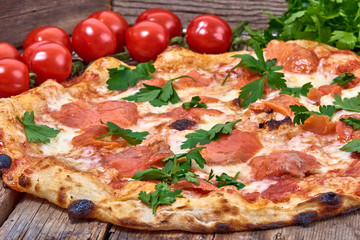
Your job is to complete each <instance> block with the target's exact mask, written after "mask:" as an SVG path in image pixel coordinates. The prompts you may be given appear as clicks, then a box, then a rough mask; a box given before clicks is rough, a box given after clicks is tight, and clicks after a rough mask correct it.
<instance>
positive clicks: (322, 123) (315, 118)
mask: <svg viewBox="0 0 360 240" xmlns="http://www.w3.org/2000/svg"><path fill="white" fill-rule="evenodd" d="M302 128H303V129H304V130H306V131H309V132H313V133H316V134H319V135H327V134H333V133H335V128H336V122H331V121H330V118H329V116H327V115H316V114H312V115H310V117H309V118H308V119H306V120H305V122H304V124H303V125H302Z"/></svg>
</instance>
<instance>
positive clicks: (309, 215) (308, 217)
mask: <svg viewBox="0 0 360 240" xmlns="http://www.w3.org/2000/svg"><path fill="white" fill-rule="evenodd" d="M316 217H317V212H314V211H312V212H304V213H300V214H298V215H296V216H295V217H294V221H295V222H297V223H299V224H300V225H301V226H302V227H306V226H308V225H309V224H310V223H312V222H313V221H315V220H316Z"/></svg>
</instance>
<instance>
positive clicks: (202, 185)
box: [170, 178, 217, 192]
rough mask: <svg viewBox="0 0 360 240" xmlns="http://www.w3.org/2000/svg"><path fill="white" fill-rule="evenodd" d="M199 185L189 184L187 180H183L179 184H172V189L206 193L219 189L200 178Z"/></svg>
mask: <svg viewBox="0 0 360 240" xmlns="http://www.w3.org/2000/svg"><path fill="white" fill-rule="evenodd" d="M198 180H199V185H197V184H195V183H193V182H189V181H187V180H181V181H179V182H177V183H174V184H172V185H171V186H170V187H171V188H173V189H182V190H202V191H204V192H211V191H213V190H215V189H217V187H216V186H215V185H214V184H211V183H208V182H206V181H204V180H203V179H201V178H199V179H198Z"/></svg>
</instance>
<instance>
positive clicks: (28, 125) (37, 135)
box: [16, 111, 60, 143]
mask: <svg viewBox="0 0 360 240" xmlns="http://www.w3.org/2000/svg"><path fill="white" fill-rule="evenodd" d="M16 119H17V120H18V121H19V122H20V123H21V124H22V125H23V126H24V129H25V134H26V138H27V140H28V142H31V141H32V142H34V143H38V142H39V141H41V142H43V143H48V142H50V138H53V137H55V136H56V135H57V134H58V133H59V132H60V130H57V129H54V128H50V127H48V126H46V125H36V124H35V120H34V112H31V113H29V112H28V111H26V112H25V113H24V116H23V117H22V118H21V119H20V118H19V117H18V116H16Z"/></svg>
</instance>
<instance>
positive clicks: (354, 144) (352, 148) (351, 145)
mask: <svg viewBox="0 0 360 240" xmlns="http://www.w3.org/2000/svg"><path fill="white" fill-rule="evenodd" d="M340 150H342V151H345V152H360V138H358V139H355V140H352V141H350V142H348V143H347V144H345V145H344V146H342V147H341V148H340Z"/></svg>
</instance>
